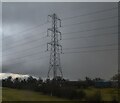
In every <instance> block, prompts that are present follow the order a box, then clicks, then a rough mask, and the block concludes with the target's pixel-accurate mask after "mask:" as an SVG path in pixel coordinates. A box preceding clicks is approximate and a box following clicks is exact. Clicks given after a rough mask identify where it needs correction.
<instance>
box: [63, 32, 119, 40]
mask: <svg viewBox="0 0 120 103" xmlns="http://www.w3.org/2000/svg"><path fill="white" fill-rule="evenodd" d="M115 34H118V33H117V32H114V33H111V34H99V35H98V34H97V35H96V34H95V35H89V36H80V37H71V38H63V40H74V39H82V38H91V37H99V36H106V35H107V36H110V35H115Z"/></svg>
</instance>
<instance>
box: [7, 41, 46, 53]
mask: <svg viewBox="0 0 120 103" xmlns="http://www.w3.org/2000/svg"><path fill="white" fill-rule="evenodd" d="M44 45H46V43H44V44H40V45H36V46H34V47H31V48H28V49H25V50H24V51H28V50H31V49H35V48H38V47H41V46H44ZM10 49H11V48H10ZM6 50H8V49H6ZM21 51H23V49H22V50H21ZM18 52H20V50H18Z"/></svg>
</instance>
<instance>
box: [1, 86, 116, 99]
mask: <svg viewBox="0 0 120 103" xmlns="http://www.w3.org/2000/svg"><path fill="white" fill-rule="evenodd" d="M2 90H3V91H2V100H3V101H68V100H67V99H62V98H58V97H55V96H48V95H44V94H42V93H39V92H34V91H28V90H19V89H11V88H2ZM83 90H84V91H85V93H86V96H87V97H92V96H93V95H94V94H95V93H96V92H97V91H99V92H100V93H101V97H102V100H103V101H112V100H113V98H118V95H117V90H116V89H113V88H102V89H97V88H93V87H91V88H87V89H83ZM83 101H86V100H85V99H83Z"/></svg>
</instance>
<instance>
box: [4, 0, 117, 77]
mask: <svg viewBox="0 0 120 103" xmlns="http://www.w3.org/2000/svg"><path fill="white" fill-rule="evenodd" d="M2 7H3V8H2V12H3V15H2V16H3V32H4V33H3V34H4V39H3V66H5V67H3V72H13V73H21V74H31V75H35V76H42V77H46V75H47V71H48V67H49V52H45V51H46V45H47V44H46V43H47V42H49V41H50V39H49V37H48V38H43V39H41V37H43V36H46V35H47V34H46V33H43V32H44V31H47V28H48V27H50V26H51V25H50V24H47V25H44V26H42V27H38V26H36V25H40V24H43V23H44V22H46V21H47V15H48V14H52V13H57V15H58V16H59V17H60V18H61V19H63V18H67V17H72V16H77V15H82V14H87V13H90V12H95V11H99V10H105V9H109V8H114V7H117V3H6V2H4V3H3V6H2ZM117 13H118V12H117V9H115V10H110V11H107V12H101V13H94V14H91V15H87V16H81V17H77V18H73V19H66V20H62V25H63V26H65V25H70V24H76V23H79V22H85V21H92V20H96V19H97V20H98V19H101V18H109V17H113V16H117V15H118V14H117ZM114 25H117V17H116V18H113V19H106V20H101V21H97V22H91V23H83V24H81V25H71V26H66V27H63V28H61V29H60V30H61V32H62V33H63V41H61V44H62V45H63V52H67V51H70V52H74V51H88V50H93V51H95V50H104V49H117V46H103V47H96V48H81V49H76V50H75V49H74V50H65V48H75V47H87V46H95V45H107V44H117V33H116V34H115V35H111V34H112V33H114V32H117V27H116V28H106V29H101V30H93V31H92V30H91V31H89V30H90V29H94V28H103V27H109V26H114ZM31 27H34V29H33V28H32V29H29V28H31ZM87 30H88V32H79V33H78V35H77V34H75V33H73V34H68V35H64V33H68V32H76V31H87ZM21 31H24V32H21ZM103 34H107V35H104V36H98V37H97V36H96V37H95V36H93V37H91V38H89V37H88V38H81V39H74V40H73V39H71V40H64V39H65V38H79V37H81V36H91V35H103ZM108 34H110V35H108ZM45 44H46V45H45ZM41 51H42V52H43V53H41ZM39 52H40V53H39ZM117 57H118V55H117V50H116V51H115V50H113V51H112V50H110V51H102V52H86V53H85V52H82V53H78V54H77V53H76V54H63V55H62V56H61V62H62V67H63V74H64V76H65V77H66V78H70V79H79V78H82V79H83V78H84V77H85V76H89V77H92V78H93V77H97V76H101V77H102V78H105V79H109V78H110V77H111V76H112V75H114V74H115V73H116V72H117V62H118V61H117ZM51 75H52V72H51Z"/></svg>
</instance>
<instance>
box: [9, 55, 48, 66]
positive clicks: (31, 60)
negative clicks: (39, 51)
mask: <svg viewBox="0 0 120 103" xmlns="http://www.w3.org/2000/svg"><path fill="white" fill-rule="evenodd" d="M46 57H48V56H41V57H39V58H37V59H35V60H34V61H39V62H40V60H43V59H47V58H46ZM30 62H32V63H33V59H30V60H29V63H30ZM20 63H25V61H22V62H14V63H10V64H8V65H13V64H20ZM35 63H36V62H35Z"/></svg>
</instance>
